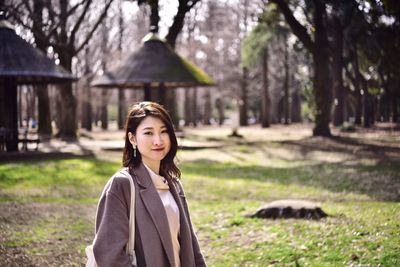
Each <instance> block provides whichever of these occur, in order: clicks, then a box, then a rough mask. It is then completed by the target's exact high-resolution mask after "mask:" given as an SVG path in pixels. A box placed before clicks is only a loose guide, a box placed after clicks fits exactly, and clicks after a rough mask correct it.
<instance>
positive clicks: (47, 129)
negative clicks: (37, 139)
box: [37, 85, 53, 138]
mask: <svg viewBox="0 0 400 267" xmlns="http://www.w3.org/2000/svg"><path fill="white" fill-rule="evenodd" d="M37 97H38V109H39V110H38V125H39V128H38V132H39V134H40V136H41V138H49V137H51V135H52V133H53V131H52V128H51V114H50V101H49V92H48V89H47V86H46V85H37Z"/></svg>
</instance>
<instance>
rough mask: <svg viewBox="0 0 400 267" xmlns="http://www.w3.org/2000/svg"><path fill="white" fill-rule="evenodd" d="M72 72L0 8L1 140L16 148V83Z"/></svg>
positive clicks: (61, 78) (56, 79)
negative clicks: (24, 35)
mask: <svg viewBox="0 0 400 267" xmlns="http://www.w3.org/2000/svg"><path fill="white" fill-rule="evenodd" d="M73 80H75V78H74V77H73V75H72V74H71V73H70V72H68V71H67V70H65V69H63V68H62V67H61V66H58V65H56V64H55V63H54V61H53V60H51V59H50V58H48V57H47V56H46V55H45V54H44V53H43V52H42V51H40V50H39V49H37V48H35V47H34V46H32V45H31V44H29V43H28V42H26V41H25V40H24V39H22V38H21V37H20V36H18V35H17V34H16V32H15V30H14V28H13V26H12V25H11V24H10V23H9V22H8V21H7V20H6V19H5V16H4V12H3V11H0V102H1V103H0V104H1V105H0V129H1V131H0V132H1V133H0V135H1V136H0V139H1V140H0V142H2V144H3V145H4V143H5V147H6V150H7V151H17V150H18V116H17V115H18V114H17V112H18V111H17V110H18V109H17V88H18V85H29V84H30V85H34V84H48V83H61V82H71V81H73Z"/></svg>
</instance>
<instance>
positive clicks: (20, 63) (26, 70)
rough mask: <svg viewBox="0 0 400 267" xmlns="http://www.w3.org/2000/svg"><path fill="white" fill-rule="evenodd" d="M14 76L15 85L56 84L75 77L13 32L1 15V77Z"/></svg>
mask: <svg viewBox="0 0 400 267" xmlns="http://www.w3.org/2000/svg"><path fill="white" fill-rule="evenodd" d="M2 78H16V80H17V83H18V84H38V83H56V82H66V81H71V80H76V78H75V77H74V76H73V75H72V74H71V73H70V72H68V71H67V70H65V69H64V68H62V67H61V66H58V65H56V64H55V63H54V61H52V60H51V59H50V58H48V57H47V56H46V55H45V54H44V53H43V52H42V51H40V50H39V49H37V48H35V47H34V46H32V45H31V44H29V43H28V42H26V41H25V40H24V39H22V38H21V37H20V36H18V35H17V34H16V33H15V30H14V28H13V26H12V25H11V24H10V23H9V22H8V21H7V20H5V19H4V16H3V15H2V14H0V79H2Z"/></svg>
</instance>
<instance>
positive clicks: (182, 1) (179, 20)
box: [165, 0, 200, 49]
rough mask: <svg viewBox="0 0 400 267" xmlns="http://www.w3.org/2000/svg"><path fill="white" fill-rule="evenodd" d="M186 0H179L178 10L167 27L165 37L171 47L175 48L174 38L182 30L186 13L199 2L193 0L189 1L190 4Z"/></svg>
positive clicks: (198, 0)
mask: <svg viewBox="0 0 400 267" xmlns="http://www.w3.org/2000/svg"><path fill="white" fill-rule="evenodd" d="M188 2H189V1H188V0H179V6H178V12H177V13H176V15H175V17H174V22H173V23H172V25H171V27H169V30H168V34H167V36H166V37H165V39H166V40H167V43H168V44H169V45H170V46H171V47H172V49H175V44H176V38H177V37H178V35H179V33H180V32H181V31H182V28H183V24H184V21H185V16H186V13H187V12H188V11H189V10H190V9H191V8H192V7H193V6H194V5H195V4H196V3H198V2H200V0H193V1H191V2H190V4H188Z"/></svg>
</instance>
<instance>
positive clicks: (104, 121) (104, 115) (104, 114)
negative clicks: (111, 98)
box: [100, 89, 108, 130]
mask: <svg viewBox="0 0 400 267" xmlns="http://www.w3.org/2000/svg"><path fill="white" fill-rule="evenodd" d="M107 90H108V89H102V91H101V115H100V117H101V128H102V129H103V130H107V129H108V109H107V104H108V93H107Z"/></svg>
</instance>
